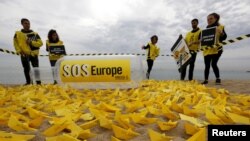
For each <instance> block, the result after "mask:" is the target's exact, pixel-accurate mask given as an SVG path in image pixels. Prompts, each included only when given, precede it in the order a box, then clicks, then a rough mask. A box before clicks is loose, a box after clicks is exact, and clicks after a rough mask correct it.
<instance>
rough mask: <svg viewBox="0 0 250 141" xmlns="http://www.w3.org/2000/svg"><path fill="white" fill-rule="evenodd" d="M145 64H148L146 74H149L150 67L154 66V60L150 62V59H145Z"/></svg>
mask: <svg viewBox="0 0 250 141" xmlns="http://www.w3.org/2000/svg"><path fill="white" fill-rule="evenodd" d="M147 63H148V70H147V73H148V74H150V72H151V70H152V67H153V65H154V60H151V59H147Z"/></svg>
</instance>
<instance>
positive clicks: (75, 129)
mask: <svg viewBox="0 0 250 141" xmlns="http://www.w3.org/2000/svg"><path fill="white" fill-rule="evenodd" d="M66 129H68V130H69V131H71V132H70V133H69V135H70V136H72V137H75V138H77V137H78V136H79V134H80V133H81V132H83V129H82V128H81V127H80V126H78V125H77V124H76V123H75V122H71V123H70V124H69V125H68V126H67V127H66Z"/></svg>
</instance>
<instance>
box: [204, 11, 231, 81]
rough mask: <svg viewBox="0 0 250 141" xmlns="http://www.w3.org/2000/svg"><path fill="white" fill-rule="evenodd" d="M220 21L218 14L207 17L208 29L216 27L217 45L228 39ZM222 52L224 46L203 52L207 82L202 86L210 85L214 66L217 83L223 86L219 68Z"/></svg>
mask: <svg viewBox="0 0 250 141" xmlns="http://www.w3.org/2000/svg"><path fill="white" fill-rule="evenodd" d="M219 20H220V15H219V14H217V13H211V14H209V15H208V16H207V23H208V25H207V28H211V27H216V43H219V42H222V41H224V40H226V38H227V34H226V32H225V28H224V26H223V25H222V24H220V23H219ZM222 52H223V48H222V46H219V47H215V48H210V49H207V50H204V51H203V56H204V62H205V71H204V75H205V80H204V81H203V82H202V84H207V83H208V77H209V71H210V66H212V68H213V71H214V74H215V77H216V80H215V83H216V84H221V79H220V71H219V68H218V66H217V63H218V61H219V59H220V56H221V54H222Z"/></svg>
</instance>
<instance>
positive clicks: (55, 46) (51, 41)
mask: <svg viewBox="0 0 250 141" xmlns="http://www.w3.org/2000/svg"><path fill="white" fill-rule="evenodd" d="M55 50H56V51H57V52H55ZM46 51H48V52H49V60H50V65H51V67H55V64H56V61H57V60H58V59H60V58H61V57H62V55H65V54H66V52H65V49H64V45H63V41H61V40H60V38H59V36H58V34H57V32H56V30H53V29H51V30H50V31H49V33H48V40H46ZM52 72H53V78H54V84H57V81H56V79H55V74H54V70H53V69H52Z"/></svg>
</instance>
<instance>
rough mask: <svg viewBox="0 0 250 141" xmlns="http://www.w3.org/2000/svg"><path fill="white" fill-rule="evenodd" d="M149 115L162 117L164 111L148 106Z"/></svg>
mask: <svg viewBox="0 0 250 141" xmlns="http://www.w3.org/2000/svg"><path fill="white" fill-rule="evenodd" d="M147 109H148V111H149V113H151V114H153V115H162V111H161V110H160V109H156V108H154V107H153V106H148V107H147Z"/></svg>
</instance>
